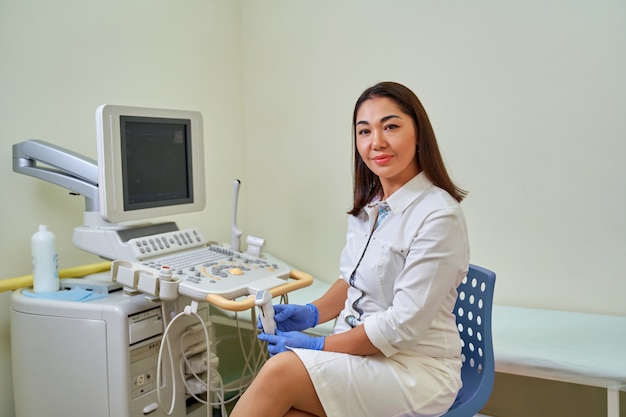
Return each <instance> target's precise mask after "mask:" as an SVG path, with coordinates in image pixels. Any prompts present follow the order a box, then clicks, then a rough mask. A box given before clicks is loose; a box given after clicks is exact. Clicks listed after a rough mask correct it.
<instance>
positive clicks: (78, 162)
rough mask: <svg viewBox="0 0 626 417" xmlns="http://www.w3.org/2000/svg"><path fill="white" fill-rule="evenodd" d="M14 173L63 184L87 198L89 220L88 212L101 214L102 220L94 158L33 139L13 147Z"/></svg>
mask: <svg viewBox="0 0 626 417" xmlns="http://www.w3.org/2000/svg"><path fill="white" fill-rule="evenodd" d="M38 162H40V163H43V164H46V165H48V166H42V165H40V164H38ZM13 171H15V172H19V173H21V174H25V175H30V176H32V177H35V178H39V179H42V180H45V181H48V182H51V183H53V184H56V185H60V186H61V187H64V188H67V189H68V190H70V191H71V192H72V193H74V194H80V195H82V196H84V197H85V215H86V217H87V214H88V213H97V214H98V216H97V217H99V210H100V204H99V194H98V193H99V192H98V164H97V162H96V161H94V160H93V159H90V158H86V157H84V156H82V155H79V154H77V153H75V152H72V151H70V150H67V149H64V148H61V147H59V146H55V145H53V144H51V143H48V142H45V141H42V140H36V139H31V140H27V141H24V142H21V143H17V144H15V145H13ZM92 217H95V216H92Z"/></svg>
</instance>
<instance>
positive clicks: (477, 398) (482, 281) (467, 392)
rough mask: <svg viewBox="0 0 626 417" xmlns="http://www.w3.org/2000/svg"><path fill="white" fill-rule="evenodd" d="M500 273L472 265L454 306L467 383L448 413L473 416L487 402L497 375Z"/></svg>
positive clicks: (450, 416) (447, 416)
mask: <svg viewBox="0 0 626 417" xmlns="http://www.w3.org/2000/svg"><path fill="white" fill-rule="evenodd" d="M495 284H496V274H495V273H494V272H492V271H490V270H488V269H485V268H482V267H480V266H476V265H470V266H469V271H468V273H467V277H465V279H464V280H463V282H462V283H461V285H459V287H458V289H457V291H458V293H459V297H458V299H457V301H456V305H455V307H454V314H455V315H456V322H457V327H458V329H459V334H460V335H461V341H462V346H463V348H462V351H461V359H462V360H463V367H462V368H461V379H462V381H463V387H462V388H461V390H460V391H459V393H458V395H457V397H456V400H455V401H454V404H452V407H451V408H450V410H448V411H447V412H446V413H445V414H444V415H443V416H444V417H471V416H474V415H475V414H477V413H478V412H479V411H480V410H481V409H482V408H483V406H484V405H485V403H486V402H487V400H488V399H489V396H490V395H491V390H492V388H493V381H494V378H495V367H494V358H493V343H492V337H491V311H492V306H493V290H494V287H495Z"/></svg>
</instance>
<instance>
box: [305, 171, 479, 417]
mask: <svg viewBox="0 0 626 417" xmlns="http://www.w3.org/2000/svg"><path fill="white" fill-rule="evenodd" d="M386 204H387V205H388V206H389V207H390V209H391V211H390V213H389V214H388V216H387V217H386V218H385V220H384V221H382V222H381V223H380V225H379V226H378V227H377V228H376V229H374V224H375V221H376V217H377V213H378V205H379V203H378V202H376V203H373V204H371V205H369V206H367V207H366V208H365V209H364V210H363V212H362V213H361V214H360V215H359V216H356V217H355V216H350V218H349V221H348V233H347V242H346V246H345V248H344V250H343V251H342V254H341V261H340V270H341V278H340V279H344V280H345V281H346V282H347V283H348V284H350V287H349V290H348V298H347V299H346V303H345V306H344V309H343V311H342V312H341V313H340V315H339V317H338V318H337V321H336V323H335V327H334V329H333V332H334V333H341V332H345V331H348V330H350V329H351V328H352V326H358V325H363V326H365V332H366V334H367V336H368V338H369V339H370V341H371V342H372V343H373V344H374V346H376V347H377V348H378V349H379V350H380V351H381V352H382V354H379V355H372V356H356V355H348V354H342V353H335V352H324V351H315V350H307V349H294V352H295V353H296V354H297V355H298V356H299V358H300V360H302V362H303V363H304V365H305V366H306V368H307V369H308V372H309V375H310V377H311V380H312V382H313V385H314V386H315V390H316V392H317V394H318V396H319V398H320V401H321V403H322V405H323V407H324V410H325V412H326V414H327V415H328V416H329V417H369V416H371V417H394V416H438V415H441V414H443V413H444V412H445V411H447V409H448V408H449V407H450V405H451V404H452V402H453V401H454V399H455V398H456V394H457V392H458V390H459V389H460V387H461V380H460V369H461V361H460V353H461V342H460V337H459V334H458V330H457V328H456V321H455V317H454V315H453V314H452V310H453V308H454V304H455V302H456V297H457V292H456V287H457V286H458V285H459V283H460V282H461V280H462V279H463V277H465V275H466V274H467V269H468V265H469V244H468V237H467V228H466V225H465V218H464V215H463V212H462V210H461V207H460V205H459V204H458V203H457V202H456V200H454V199H453V198H452V197H451V196H450V195H449V194H448V193H447V192H446V191H444V190H442V189H440V188H438V187H436V186H434V185H433V184H432V183H431V181H430V180H429V179H428V177H427V176H426V175H425V174H424V173H420V174H418V175H417V176H416V177H414V178H413V179H411V180H410V181H409V182H407V183H406V184H405V185H404V186H403V187H402V188H400V189H399V190H397V191H396V192H395V193H394V194H393V195H391V196H390V197H389V198H388V199H387V200H386ZM372 230H374V231H373V232H372ZM351 277H352V279H351Z"/></svg>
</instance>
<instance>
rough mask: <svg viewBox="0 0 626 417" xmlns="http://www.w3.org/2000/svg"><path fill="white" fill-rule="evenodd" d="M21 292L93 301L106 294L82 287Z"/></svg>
mask: <svg viewBox="0 0 626 417" xmlns="http://www.w3.org/2000/svg"><path fill="white" fill-rule="evenodd" d="M22 294H24V296H26V297H30V298H43V299H46V300H58V301H78V302H84V301H93V300H99V299H101V298H105V297H106V296H107V295H106V294H98V293H95V292H93V291H88V290H84V289H82V288H72V289H71V290H62V291H45V292H34V291H31V290H24V291H22Z"/></svg>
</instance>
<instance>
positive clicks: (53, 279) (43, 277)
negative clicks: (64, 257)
mask: <svg viewBox="0 0 626 417" xmlns="http://www.w3.org/2000/svg"><path fill="white" fill-rule="evenodd" d="M30 243H31V250H32V257H33V289H34V290H35V292H48V291H58V290H59V262H58V256H57V250H56V238H55V236H54V233H52V232H51V231H49V230H48V226H46V225H43V224H42V225H40V226H39V231H37V232H36V233H35V234H34V235H33V237H32V239H31V240H30Z"/></svg>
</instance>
